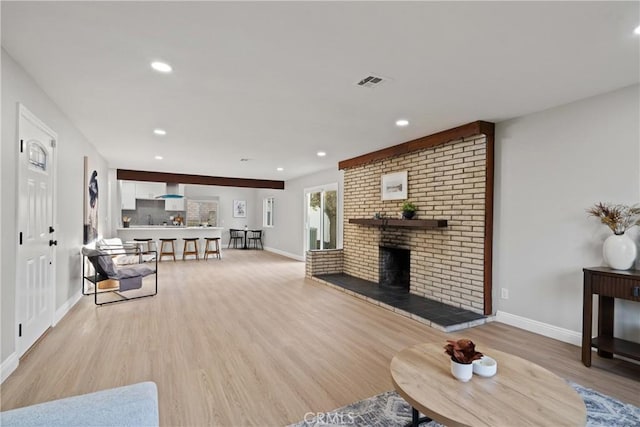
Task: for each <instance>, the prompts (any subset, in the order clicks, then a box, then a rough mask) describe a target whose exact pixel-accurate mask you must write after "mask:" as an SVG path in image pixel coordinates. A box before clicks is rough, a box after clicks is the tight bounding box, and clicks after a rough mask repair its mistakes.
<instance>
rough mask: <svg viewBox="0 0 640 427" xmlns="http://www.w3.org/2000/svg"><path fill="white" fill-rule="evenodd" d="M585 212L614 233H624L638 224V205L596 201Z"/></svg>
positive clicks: (639, 214)
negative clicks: (598, 219)
mask: <svg viewBox="0 0 640 427" xmlns="http://www.w3.org/2000/svg"><path fill="white" fill-rule="evenodd" d="M587 213H588V214H589V215H591V216H595V217H596V218H600V222H602V223H603V224H606V225H607V226H608V227H609V228H610V229H611V231H613V233H614V234H616V235H621V234H624V233H625V232H626V231H627V230H628V229H630V228H631V227H633V226H634V225H640V205H634V206H627V205H616V204H613V203H602V202H599V203H596V204H595V205H594V206H592V207H591V208H589V209H587Z"/></svg>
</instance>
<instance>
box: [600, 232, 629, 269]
mask: <svg viewBox="0 0 640 427" xmlns="http://www.w3.org/2000/svg"><path fill="white" fill-rule="evenodd" d="M637 252H638V250H637V248H636V243H635V242H634V241H633V240H631V239H630V238H629V237H628V236H627V235H626V234H614V235H612V236H609V237H607V240H605V241H604V245H602V256H603V257H604V262H605V263H607V265H608V266H609V267H611V268H613V269H614V270H628V269H630V268H631V267H632V266H633V263H634V261H635V260H636V255H637Z"/></svg>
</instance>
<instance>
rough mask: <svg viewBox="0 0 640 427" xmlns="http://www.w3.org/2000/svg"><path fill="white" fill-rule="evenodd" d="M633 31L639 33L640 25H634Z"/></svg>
mask: <svg viewBox="0 0 640 427" xmlns="http://www.w3.org/2000/svg"><path fill="white" fill-rule="evenodd" d="M633 32H634V33H635V34H640V25H638V26H637V27H636V29H635V30H633Z"/></svg>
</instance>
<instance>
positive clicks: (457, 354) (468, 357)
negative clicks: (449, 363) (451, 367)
mask: <svg viewBox="0 0 640 427" xmlns="http://www.w3.org/2000/svg"><path fill="white" fill-rule="evenodd" d="M444 350H445V353H447V354H448V355H449V356H451V358H452V359H453V360H455V361H456V362H458V363H462V364H463V365H468V364H470V363H471V362H473V361H474V360H478V359H480V358H481V357H482V356H483V354H482V353H479V352H477V351H476V345H475V344H474V343H473V341H471V340H467V339H461V340H458V341H454V340H447V345H445V346H444Z"/></svg>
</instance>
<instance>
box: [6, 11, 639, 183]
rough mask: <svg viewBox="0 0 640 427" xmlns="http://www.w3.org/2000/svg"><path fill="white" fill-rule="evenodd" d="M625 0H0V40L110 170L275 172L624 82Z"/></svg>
mask: <svg viewBox="0 0 640 427" xmlns="http://www.w3.org/2000/svg"><path fill="white" fill-rule="evenodd" d="M639 5H640V2H637V1H636V2H609V1H607V2H492V3H489V2H448V3H443V2H406V3H405V2H189V3H186V2H55V1H54V2H8V1H2V4H1V7H2V46H3V47H4V48H5V49H6V50H7V52H8V53H9V54H10V55H11V56H12V57H13V58H14V59H15V60H16V61H18V62H19V63H20V64H21V65H22V66H23V67H24V68H25V69H26V70H27V72H28V73H29V74H30V75H31V76H33V78H34V79H35V80H36V81H37V83H38V84H39V85H40V86H41V87H42V88H43V89H44V90H45V92H47V94H48V95H49V96H50V97H51V98H52V99H53V100H54V101H55V102H56V103H57V104H58V105H59V106H60V107H61V108H62V110H64V112H65V113H66V114H67V116H68V117H69V118H70V119H71V121H72V122H73V123H75V125H76V126H77V127H78V128H79V129H80V130H81V131H82V132H83V133H84V134H85V135H86V136H87V138H88V139H89V140H90V141H91V142H92V143H93V144H94V145H95V146H96V147H97V149H98V150H99V151H100V152H101V153H102V154H103V155H104V157H105V158H106V159H107V160H108V161H109V163H110V165H111V166H112V167H117V168H130V169H142V170H157V171H165V172H176V173H192V174H204V175H214V176H230V177H246V178H264V179H290V178H294V177H297V176H301V175H305V174H308V173H311V172H315V171H319V170H323V169H327V168H330V167H336V166H337V162H338V161H340V160H344V159H346V158H350V157H354V156H356V155H360V154H364V153H367V152H370V151H373V150H376V149H380V148H383V147H387V146H390V145H394V144H398V143H401V142H405V141H408V140H411V139H414V138H418V137H421V136H424V135H428V134H431V133H434V132H437V131H441V130H445V129H448V128H451V127H454V126H457V125H461V124H464V123H468V122H471V121H475V120H488V121H501V120H505V119H508V118H511V117H517V116H520V115H523V114H527V113H531V112H534V111H539V110H542V109H545V108H549V107H552V106H556V105H560V104H564V103H567V102H571V101H574V100H578V99H581V98H585V97H588V96H591V95H595V94H599V93H604V92H607V91H610V90H613V89H616V88H620V87H624V86H627V85H631V84H634V83H637V82H638V81H640V68H639V67H640V37H638V36H636V35H634V34H633V30H634V28H635V27H636V26H638V25H639V24H640V7H639ZM157 59H161V60H164V61H167V62H169V63H170V64H171V65H172V66H173V68H174V72H173V73H172V74H169V75H162V74H159V73H157V72H154V71H152V70H151V68H150V67H149V63H150V62H151V61H152V60H157ZM370 73H375V74H379V75H382V76H384V77H388V78H390V79H391V81H390V82H387V83H385V84H384V85H382V86H380V87H378V88H375V89H365V88H360V87H357V86H355V83H356V82H357V81H358V80H360V79H361V78H363V77H365V76H367V75H369V74H370ZM398 118H407V119H409V120H410V121H411V124H410V126H408V127H406V128H397V127H396V126H395V125H394V122H395V120H396V119H398ZM156 127H160V128H164V129H166V130H167V132H168V134H167V136H165V137H158V136H155V135H153V133H152V130H153V129H154V128H156ZM61 143H64V142H63V141H61ZM318 150H324V151H326V152H327V153H328V155H327V156H326V157H325V158H322V159H320V158H318V157H317V156H316V152H317V151H318ZM155 155H162V156H164V160H154V156H155ZM241 158H250V159H252V160H251V161H249V162H240V159H241ZM278 166H281V167H284V168H285V171H284V172H276V167H278Z"/></svg>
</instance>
